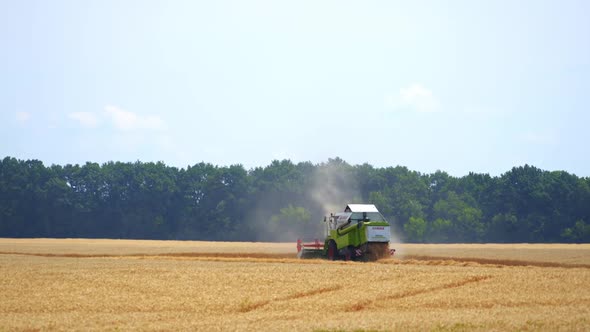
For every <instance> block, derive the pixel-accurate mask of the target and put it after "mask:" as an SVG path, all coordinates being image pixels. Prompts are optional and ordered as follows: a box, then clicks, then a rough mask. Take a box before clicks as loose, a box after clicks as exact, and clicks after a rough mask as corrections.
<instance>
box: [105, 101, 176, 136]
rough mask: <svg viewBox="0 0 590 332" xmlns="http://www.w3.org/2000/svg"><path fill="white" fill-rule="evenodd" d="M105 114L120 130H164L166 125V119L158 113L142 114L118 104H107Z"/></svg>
mask: <svg viewBox="0 0 590 332" xmlns="http://www.w3.org/2000/svg"><path fill="white" fill-rule="evenodd" d="M104 111H105V114H106V115H107V116H108V117H109V118H110V120H111V121H112V123H113V125H114V126H115V128H117V129H119V130H124V131H128V130H137V129H149V130H164V129H166V125H165V123H164V121H163V120H162V119H161V118H160V117H158V116H156V115H147V116H142V115H139V114H136V113H133V112H130V111H126V110H124V109H122V108H119V107H117V106H111V105H109V106H106V107H105V108H104Z"/></svg>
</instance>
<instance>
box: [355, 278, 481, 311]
mask: <svg viewBox="0 0 590 332" xmlns="http://www.w3.org/2000/svg"><path fill="white" fill-rule="evenodd" d="M491 278H492V276H474V277H469V278H465V279H462V280H459V281H454V282H451V283H447V284H443V285H440V286H434V287H429V288H419V289H410V290H407V291H403V292H399V293H396V294H392V295H387V296H382V297H378V298H374V299H369V300H365V301H360V302H357V303H355V304H353V305H351V306H349V307H347V308H346V309H345V311H347V312H354V311H361V310H364V309H366V308H367V307H369V306H372V305H374V304H376V303H378V302H382V301H386V300H399V299H403V298H406V297H412V296H416V295H420V294H426V293H434V292H438V291H442V290H445V289H452V288H458V287H462V286H465V285H468V284H473V283H477V282H480V281H484V280H488V279H491Z"/></svg>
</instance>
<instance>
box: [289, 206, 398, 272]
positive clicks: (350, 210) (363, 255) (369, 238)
mask: <svg viewBox="0 0 590 332" xmlns="http://www.w3.org/2000/svg"><path fill="white" fill-rule="evenodd" d="M324 223H325V233H326V234H325V235H326V237H325V239H324V241H323V243H322V242H320V241H319V240H315V242H311V243H303V241H301V240H300V239H299V240H297V257H299V258H321V257H325V258H328V259H329V260H335V259H345V260H351V259H354V260H367V261H376V260H378V259H381V258H385V257H389V256H390V255H393V254H394V253H395V249H389V241H390V239H391V233H390V226H389V223H388V222H387V221H386V220H385V218H384V217H383V215H381V213H380V212H379V210H377V207H375V205H373V204H348V205H347V206H346V209H344V212H339V213H336V214H334V213H332V214H331V215H330V217H324Z"/></svg>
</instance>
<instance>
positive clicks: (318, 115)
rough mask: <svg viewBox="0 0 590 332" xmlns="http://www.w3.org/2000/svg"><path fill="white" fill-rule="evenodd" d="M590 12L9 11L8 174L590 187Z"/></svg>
mask: <svg viewBox="0 0 590 332" xmlns="http://www.w3.org/2000/svg"><path fill="white" fill-rule="evenodd" d="M589 15H590V2H589V1H571V0H561V1H539V0H536V1H527V0H521V1H513V0H510V1H504V0H494V1H487V0H482V1H453V0H449V1H435V0H433V1H393V0H392V1H317V0H315V1H224V0H219V1H196V0H195V1H179V0H168V1H164V0H157V1H156V0H142V1H130V0H96V1H95V0H84V1H79V0H72V1H63V0H52V1H31V0H20V1H10V0H0V50H1V52H0V157H5V156H10V157H16V158H19V159H38V160H41V161H43V162H44V163H45V164H46V165H50V164H60V165H65V164H83V163H85V162H87V161H92V162H98V163H104V162H107V161H137V160H139V161H143V162H149V161H163V162H164V163H166V164H167V165H171V166H177V167H183V168H184V167H187V166H188V165H194V164H196V163H199V162H202V161H203V162H208V163H212V164H216V165H220V166H222V165H223V166H227V165H233V164H242V165H244V167H246V169H251V168H254V167H258V166H266V165H268V164H270V163H271V161H272V160H275V159H278V160H282V159H290V160H291V161H293V162H301V161H311V162H313V163H321V162H326V161H327V160H328V159H329V158H334V157H340V158H342V159H344V160H345V161H347V162H348V163H350V164H353V165H356V164H363V163H369V164H372V165H373V166H375V167H388V166H397V165H401V166H406V167H408V168H409V169H411V170H416V171H420V172H423V173H432V172H434V171H436V170H443V171H446V172H448V173H449V174H451V175H455V176H463V175H466V174H468V173H469V172H476V173H489V174H491V175H494V176H495V175H501V174H502V173H504V172H506V171H509V170H510V169H511V168H512V167H514V166H521V165H524V164H529V165H534V166H536V167H539V168H541V169H545V170H565V171H568V172H570V173H574V174H577V175H578V176H585V177H587V176H590V153H589V152H590V149H589V148H588V144H589V143H590V131H589V130H588V126H589V124H590V20H589V19H588V17H589Z"/></svg>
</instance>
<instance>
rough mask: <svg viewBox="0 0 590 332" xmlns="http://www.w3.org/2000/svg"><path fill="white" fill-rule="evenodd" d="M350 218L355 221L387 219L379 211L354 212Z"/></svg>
mask: <svg viewBox="0 0 590 332" xmlns="http://www.w3.org/2000/svg"><path fill="white" fill-rule="evenodd" d="M350 219H352V220H355V221H385V218H383V216H382V215H381V213H379V212H354V213H353V214H352V216H351V217H350Z"/></svg>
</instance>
